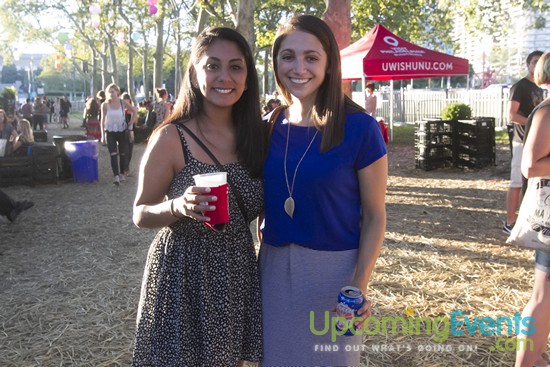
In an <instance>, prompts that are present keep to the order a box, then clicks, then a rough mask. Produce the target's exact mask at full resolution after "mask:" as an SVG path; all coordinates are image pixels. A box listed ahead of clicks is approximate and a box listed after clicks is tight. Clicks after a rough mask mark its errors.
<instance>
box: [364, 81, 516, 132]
mask: <svg viewBox="0 0 550 367" xmlns="http://www.w3.org/2000/svg"><path fill="white" fill-rule="evenodd" d="M509 91H510V90H509V89H508V88H487V89H442V90H424V89H412V90H406V89H402V90H396V91H394V92H393V121H394V122H414V121H419V120H421V119H423V118H440V117H441V110H442V109H443V108H444V107H445V106H446V105H447V104H449V103H452V102H462V103H465V104H467V105H469V106H470V107H471V109H472V117H494V118H495V126H496V127H497V128H499V127H500V128H502V127H505V126H506V124H507V123H508V109H509V104H510V102H509V101H508V96H509ZM375 95H376V96H377V102H378V103H377V107H376V116H377V117H384V119H385V120H386V122H389V120H390V92H389V91H384V92H378V93H375ZM353 100H354V101H355V102H357V103H359V104H360V105H363V104H364V99H363V95H362V93H361V92H354V93H353Z"/></svg>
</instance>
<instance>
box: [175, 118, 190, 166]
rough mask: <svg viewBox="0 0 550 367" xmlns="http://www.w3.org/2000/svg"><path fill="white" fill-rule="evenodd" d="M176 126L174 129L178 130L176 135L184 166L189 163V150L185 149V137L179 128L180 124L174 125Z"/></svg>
mask: <svg viewBox="0 0 550 367" xmlns="http://www.w3.org/2000/svg"><path fill="white" fill-rule="evenodd" d="M174 125H176V129H178V134H179V135H180V143H181V150H182V151H183V159H184V161H185V165H186V166H187V164H188V163H189V155H190V152H189V148H188V147H187V141H186V140H185V136H184V135H183V129H182V128H181V126H180V124H179V123H178V124H174Z"/></svg>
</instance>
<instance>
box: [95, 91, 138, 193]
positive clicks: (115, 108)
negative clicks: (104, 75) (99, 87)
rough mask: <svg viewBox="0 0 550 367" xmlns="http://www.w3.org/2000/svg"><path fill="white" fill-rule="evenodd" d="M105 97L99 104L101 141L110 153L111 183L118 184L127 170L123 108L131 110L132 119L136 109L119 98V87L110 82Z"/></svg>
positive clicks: (126, 125) (125, 126) (126, 136)
mask: <svg viewBox="0 0 550 367" xmlns="http://www.w3.org/2000/svg"><path fill="white" fill-rule="evenodd" d="M105 95H106V96H107V99H106V101H105V102H103V104H102V105H101V143H104V142H107V149H109V154H110V155H111V169H112V170H113V176H114V177H113V184H115V185H117V186H118V185H119V184H120V182H121V181H124V180H125V179H126V178H125V176H124V173H125V172H126V171H127V170H128V135H127V132H128V125H129V124H128V123H126V117H125V112H124V109H128V110H129V111H132V115H133V116H132V118H131V120H132V121H133V120H134V119H135V118H136V109H135V108H134V106H132V105H131V104H130V103H128V101H124V100H122V99H121V98H120V88H119V87H118V85H116V84H114V83H112V84H109V85H108V86H107V88H105Z"/></svg>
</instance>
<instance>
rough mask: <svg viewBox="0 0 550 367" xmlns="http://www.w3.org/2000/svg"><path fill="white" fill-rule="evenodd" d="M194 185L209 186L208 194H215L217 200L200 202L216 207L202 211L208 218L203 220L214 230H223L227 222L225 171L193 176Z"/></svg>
mask: <svg viewBox="0 0 550 367" xmlns="http://www.w3.org/2000/svg"><path fill="white" fill-rule="evenodd" d="M193 178H194V179H195V185H197V186H199V187H210V195H213V196H216V197H217V198H218V200H216V201H212V202H206V203H201V204H202V205H214V206H215V207H216V209H214V210H212V211H208V212H204V213H203V214H205V215H206V216H207V217H209V218H210V220H209V221H208V222H204V224H205V225H207V226H208V227H210V228H212V229H214V230H216V231H224V230H225V227H226V226H227V223H229V199H228V194H229V186H228V185H227V172H215V173H205V174H200V175H195V176H193Z"/></svg>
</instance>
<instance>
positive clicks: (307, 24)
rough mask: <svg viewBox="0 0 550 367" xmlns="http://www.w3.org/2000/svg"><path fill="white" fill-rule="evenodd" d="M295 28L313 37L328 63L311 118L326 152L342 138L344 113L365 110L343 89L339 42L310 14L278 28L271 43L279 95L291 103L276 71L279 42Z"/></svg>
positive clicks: (298, 17) (320, 21)
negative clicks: (321, 48)
mask: <svg viewBox="0 0 550 367" xmlns="http://www.w3.org/2000/svg"><path fill="white" fill-rule="evenodd" d="M294 31H302V32H306V33H309V34H312V35H313V36H315V37H316V38H317V39H318V40H319V42H320V43H321V45H323V49H324V50H325V52H326V54H327V59H328V65H327V71H326V75H325V80H324V81H323V83H322V84H321V86H320V87H319V91H318V93H317V97H316V99H315V105H314V107H313V110H312V111H311V120H312V122H313V124H314V125H315V127H316V128H317V129H319V130H321V131H322V132H323V139H322V140H321V152H326V151H328V150H329V149H331V148H332V147H334V146H336V145H338V144H340V143H341V142H342V141H343V140H344V124H345V121H346V112H348V113H350V112H357V111H363V112H364V111H365V109H364V108H362V107H361V106H359V105H358V104H356V103H355V102H353V101H352V100H351V99H349V98H348V97H347V96H345V95H344V92H343V91H342V69H341V64H340V51H339V50H338V43H337V42H336V39H335V38H334V34H333V33H332V31H331V30H330V28H329V26H328V25H327V24H326V23H325V22H324V21H322V20H321V19H319V18H317V17H315V16H312V15H296V16H293V17H292V18H290V19H289V20H288V21H287V22H286V23H285V24H283V25H282V26H281V27H280V28H279V30H278V31H277V35H276V36H275V42H274V43H273V50H272V55H273V70H274V71H275V81H276V83H277V87H278V89H279V90H280V91H281V95H282V96H283V98H284V99H285V101H286V103H287V104H291V103H292V96H291V95H290V92H289V91H288V90H286V89H285V87H284V85H283V84H282V83H281V80H280V79H279V76H278V74H277V70H278V67H279V65H278V60H277V56H278V54H279V50H280V49H281V43H282V42H283V41H284V39H285V38H286V36H288V35H289V34H290V33H292V32H294Z"/></svg>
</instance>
